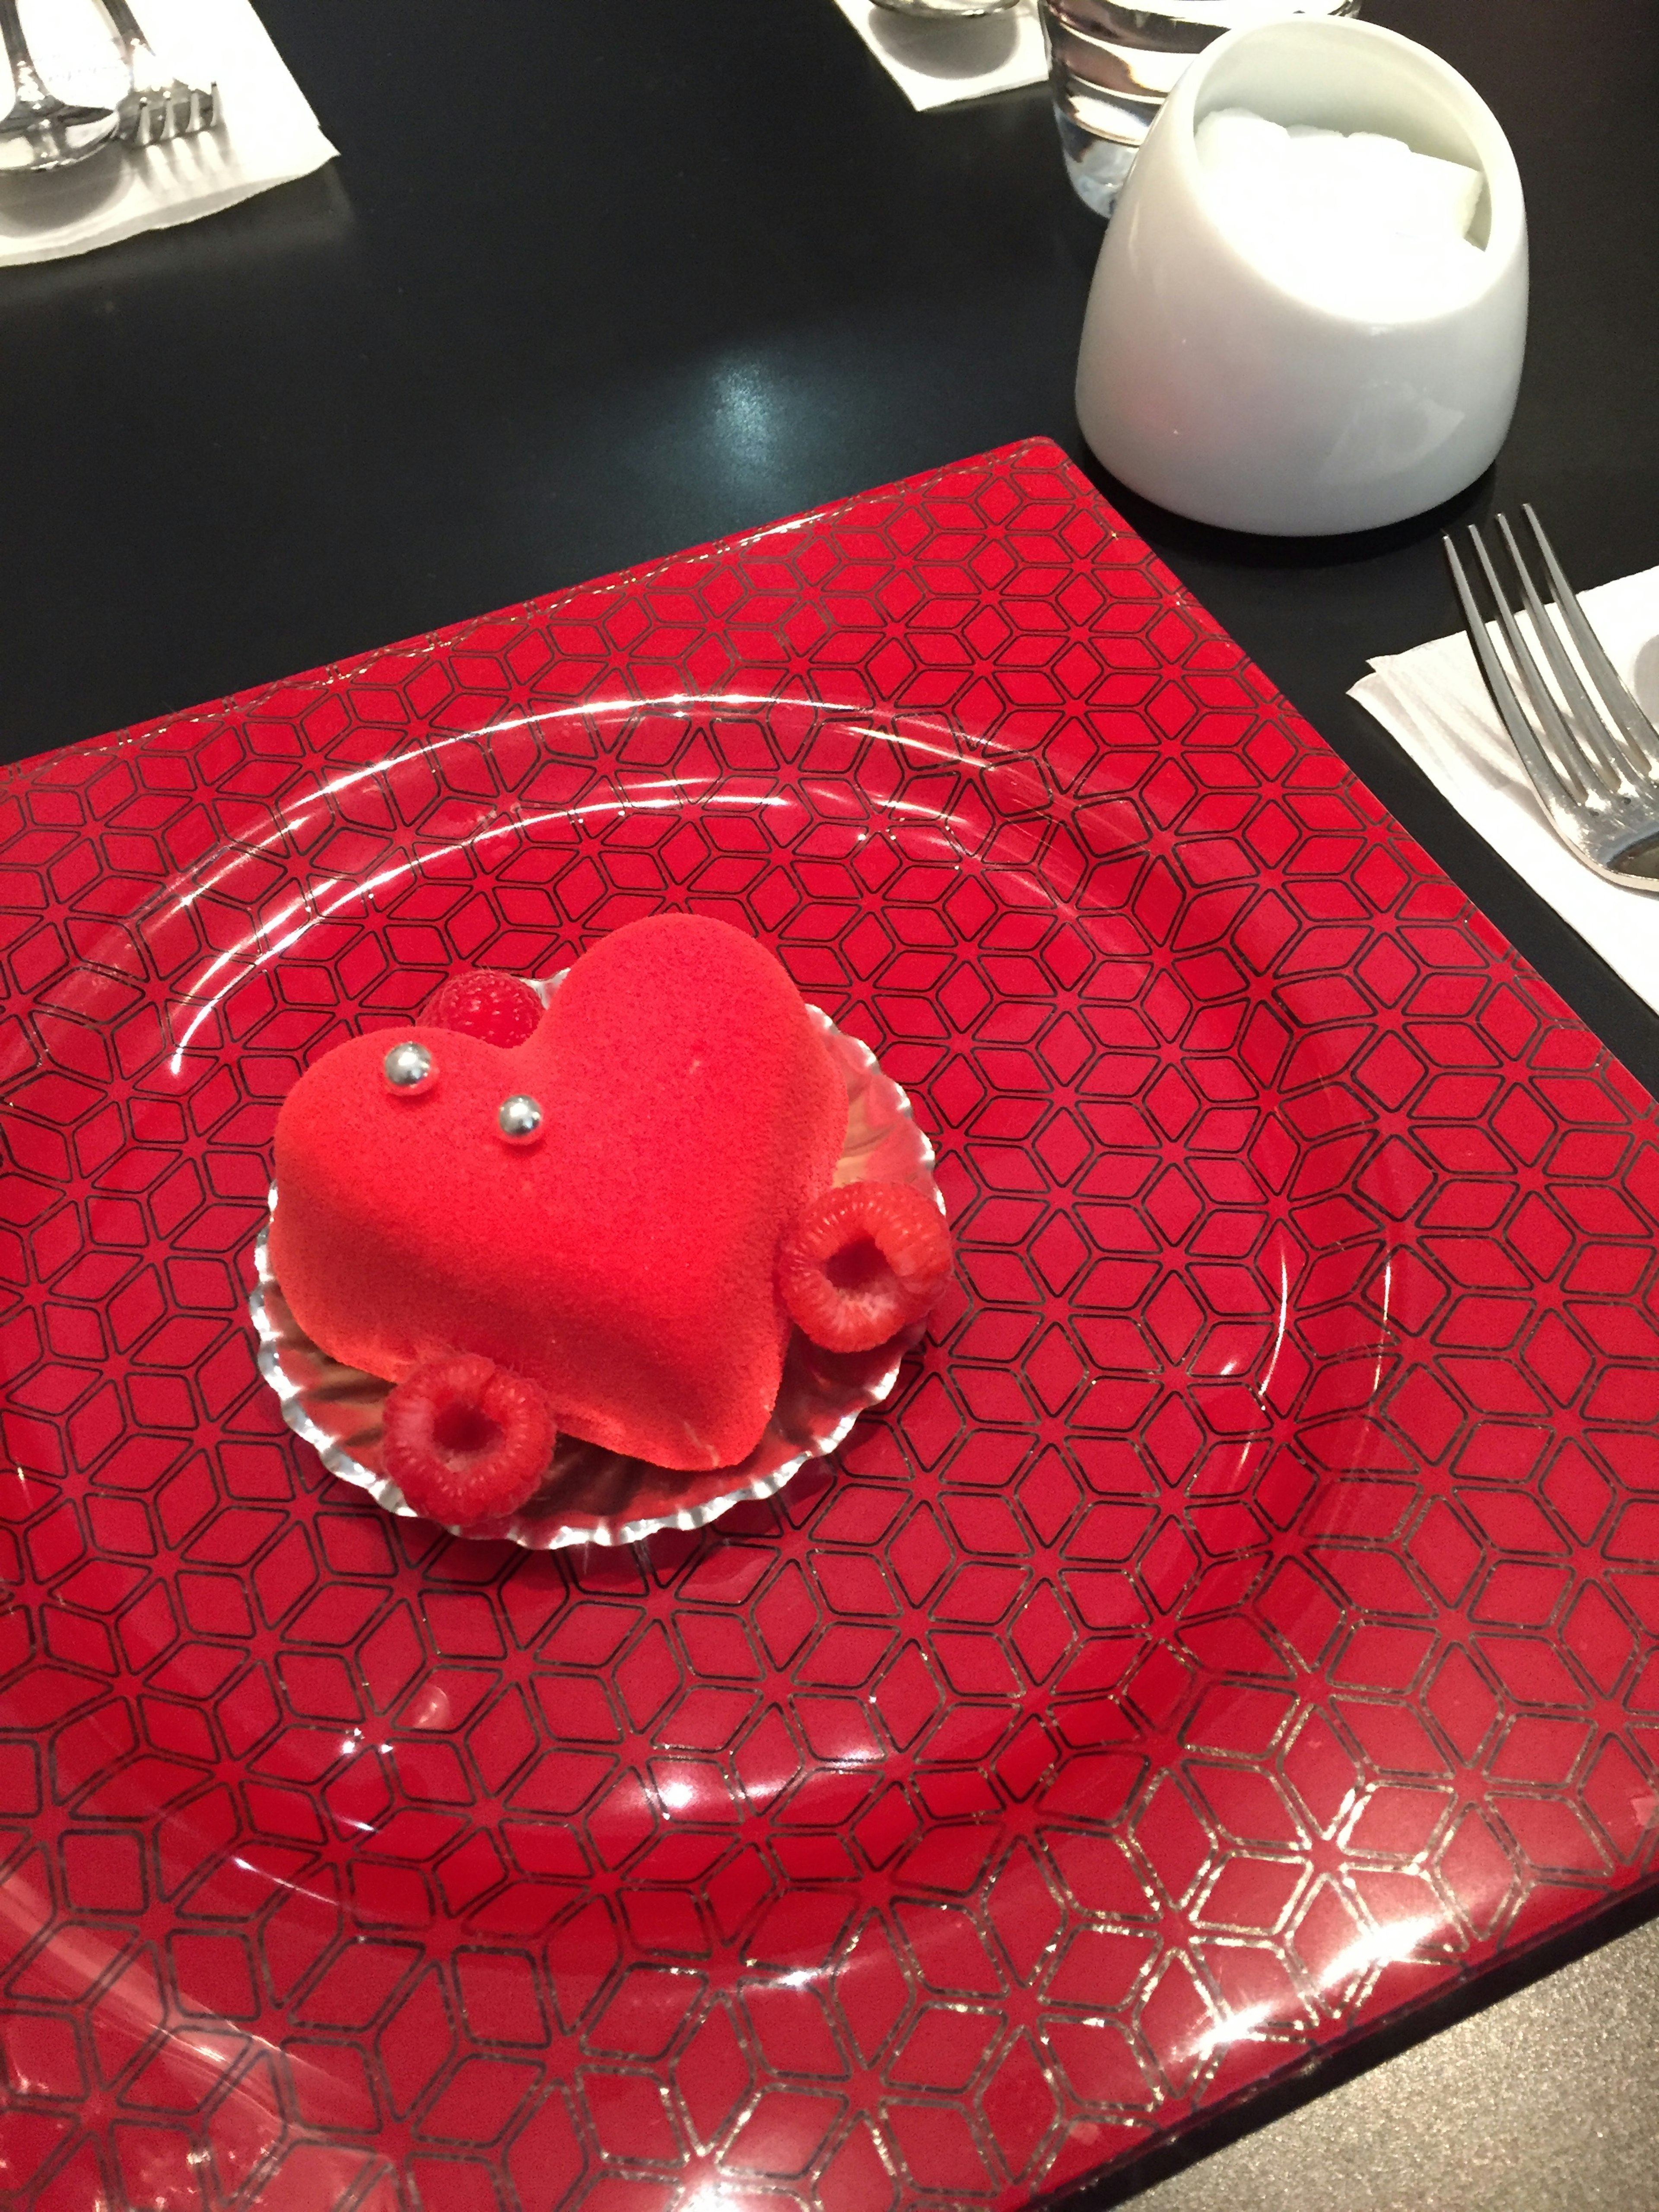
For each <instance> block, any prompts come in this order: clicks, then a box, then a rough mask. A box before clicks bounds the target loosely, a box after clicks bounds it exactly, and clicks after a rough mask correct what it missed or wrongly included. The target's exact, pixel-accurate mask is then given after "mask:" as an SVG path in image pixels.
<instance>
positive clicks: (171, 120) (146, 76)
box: [98, 0, 219, 146]
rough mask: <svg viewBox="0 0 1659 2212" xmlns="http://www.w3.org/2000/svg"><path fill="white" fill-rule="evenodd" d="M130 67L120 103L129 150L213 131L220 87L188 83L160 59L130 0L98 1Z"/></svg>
mask: <svg viewBox="0 0 1659 2212" xmlns="http://www.w3.org/2000/svg"><path fill="white" fill-rule="evenodd" d="M98 5H99V7H100V9H101V10H102V12H103V14H104V15H105V17H106V19H107V21H108V23H109V27H110V29H111V31H112V33H114V37H115V43H116V45H117V46H118V48H119V49H120V54H121V58H122V60H123V61H124V62H125V64H126V70H127V76H128V77H129V79H130V81H131V90H130V91H129V92H128V94H127V95H126V98H125V100H123V101H122V102H121V108H120V114H121V137H123V139H124V140H125V142H126V143H127V144H128V145H130V146H153V145H155V143H156V141H157V140H158V139H161V138H182V137H188V136H189V135H191V133H193V132H195V131H211V130H212V128H213V126H214V125H215V124H216V122H217V121H218V119H219V88H218V86H217V85H216V84H214V85H208V86H206V87H204V86H201V85H191V84H186V83H185V82H184V80H183V78H182V77H176V76H173V73H172V71H171V70H168V69H166V68H164V67H163V65H162V64H161V62H160V61H159V60H158V59H157V58H156V54H155V48H154V47H153V46H151V45H150V42H149V38H148V37H147V35H146V34H145V31H144V27H143V24H142V23H141V22H140V21H138V18H137V16H136V15H134V14H133V12H132V9H131V7H129V5H128V4H127V0H98Z"/></svg>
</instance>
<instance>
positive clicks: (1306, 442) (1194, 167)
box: [1077, 17, 1527, 537]
mask: <svg viewBox="0 0 1659 2212" xmlns="http://www.w3.org/2000/svg"><path fill="white" fill-rule="evenodd" d="M1218 107H1247V108H1250V109H1253V110H1254V111H1255V112H1256V113H1257V114H1261V115H1266V116H1268V117H1270V118H1272V119H1273V121H1275V122H1279V123H1313V124H1321V125H1326V126H1328V127H1329V128H1331V129H1334V130H1338V131H1383V132H1386V133H1387V134H1388V135H1389V136H1390V137H1396V138H1404V139H1405V140H1406V141H1407V143H1409V144H1410V145H1411V146H1413V148H1414V149H1416V150H1417V151H1418V152H1419V153H1423V154H1436V155H1439V156H1441V158H1442V159H1443V160H1448V161H1462V162H1463V163H1465V164H1467V165H1468V167H1472V168H1476V169H1479V170H1480V173H1481V174H1482V176H1483V178H1484V179H1485V188H1484V190H1483V191H1482V194H1481V199H1480V208H1479V210H1478V212H1477V214H1476V216H1475V218H1474V225H1473V227H1472V228H1471V230H1470V233H1469V236H1470V238H1471V240H1472V241H1473V242H1474V244H1475V245H1477V246H1482V247H1483V248H1484V253H1483V256H1482V261H1481V264H1480V268H1479V269H1478V270H1476V271H1474V273H1472V276H1471V279H1470V284H1469V289H1468V293H1467V295H1465V296H1464V297H1462V299H1460V300H1459V301H1457V302H1456V304H1455V305H1453V306H1450V307H1444V308H1442V309H1441V310H1439V311H1437V312H1435V313H1426V314H1423V315H1420V316H1415V317H1412V318H1408V319H1399V320H1385V321H1374V320H1362V319H1358V318H1357V317H1351V316H1346V315H1343V314H1340V313H1334V312H1332V311H1330V310H1329V309H1327V308H1323V307H1317V306H1315V305H1313V304H1311V303H1310V301H1306V300H1304V299H1301V298H1298V297H1297V296H1296V295H1294V294H1292V293H1291V292H1290V291H1288V290H1286V289H1284V288H1283V287H1282V286H1281V285H1279V283H1275V282H1274V280H1273V278H1272V277H1271V276H1267V274H1265V273H1264V272H1263V271H1262V270H1261V269H1259V268H1257V267H1256V266H1255V264H1254V263H1253V262H1252V261H1250V260H1249V258H1247V257H1246V255H1245V253H1244V252H1243V250H1242V249H1241V248H1240V247H1239V246H1237V245H1235V244H1234V243H1233V242H1232V240H1231V239H1230V238H1229V236H1228V235H1227V234H1226V232H1225V230H1224V229H1223V228H1221V227H1220V226H1219V225H1218V223H1217V222H1216V220H1215V218H1214V216H1213V215H1212V212H1211V209H1210V203H1209V202H1208V200H1207V199H1206V191H1205V179H1204V177H1203V175H1202V173H1201V172H1200V166H1199V160H1198V155H1197V151H1196V149H1195V147H1194V137H1193V134H1194V128H1195V126H1196V125H1197V124H1198V123H1199V122H1200V120H1201V119H1202V118H1203V117H1205V116H1206V115H1207V114H1208V113H1209V112H1211V111H1212V109H1214V108H1218ZM1526 329H1527V225H1526V211H1525V209H1524V206H1523V204H1522V195H1521V179H1520V177H1519V175H1518V173H1517V172H1516V166H1515V156H1514V155H1512V154H1511V153H1510V147H1509V142H1508V140H1507V139H1506V138H1505V137H1504V133H1503V131H1501V130H1500V129H1499V128H1498V121H1497V118H1495V117H1494V116H1493V114H1492V111H1491V109H1490V108H1489V107H1488V106H1486V102H1485V101H1484V100H1482V99H1481V98H1480V95H1479V94H1478V93H1476V92H1475V90H1474V88H1473V87H1472V86H1471V85H1469V84H1468V83H1467V82H1465V81H1464V79H1463V78H1462V77H1461V76H1458V74H1457V72H1456V70H1453V69H1451V68H1449V67H1448V65H1447V64H1445V63H1444V62H1443V61H1442V60H1441V59H1440V58H1439V57H1438V56H1437V55H1435V54H1431V53H1430V52H1428V51H1427V49H1426V48H1425V47H1423V46H1415V45H1413V42H1412V41H1411V40H1409V39H1402V38H1401V37H1399V36H1398V35H1397V34H1396V33H1394V32H1392V31H1385V30H1383V29H1381V28H1379V27H1377V26H1376V25H1375V24H1372V23H1363V22H1358V21H1354V20H1352V18H1347V17H1335V18H1326V19H1317V18H1314V17H1302V18H1296V17H1292V18H1291V19H1290V20H1288V21H1283V22H1278V23H1267V24H1261V25H1259V26H1257V27H1255V28H1254V29H1249V30H1243V31H1234V32H1231V33H1229V34H1228V35H1227V36H1226V37H1225V38H1222V39H1218V40H1216V42H1215V44H1214V45H1213V46H1210V47H1208V48H1207V49H1206V51H1205V52H1203V53H1202V54H1200V56H1199V58H1198V59H1197V60H1196V61H1195V62H1194V64H1193V65H1192V67H1191V68H1190V69H1189V70H1188V71H1187V74H1186V75H1185V76H1183V77H1182V79H1181V81H1180V82H1179V83H1178V84H1177V85H1176V88H1175V89H1174V91H1173V92H1172V93H1171V94H1170V97H1169V99H1168V100H1167V101H1166V102H1165V104H1164V109H1163V112H1162V113H1161V114H1160V115H1159V116H1158V120H1157V121H1156V122H1155V123H1154V125H1152V130H1151V131H1150V132H1149V133H1148V135H1147V138H1146V145H1145V147H1144V148H1143V149H1142V150H1141V153H1140V155H1139V159H1138V160H1137V161H1136V162H1135V166H1134V168H1133V172H1132V173H1131V174H1130V177H1129V181H1128V184H1127V186H1126V187H1125V189H1124V192H1123V197H1122V198H1121V200H1120V201H1119V203H1118V207H1117V212H1116V214H1115V216H1114V218H1113V220H1112V222H1111V224H1110V226H1109V228H1108V230H1107V233H1106V236H1105V240H1104V242H1103V245H1102V246H1101V251H1100V261H1099V264H1098V265H1097V269H1096V270H1095V280H1094V288H1093V289H1092V291H1091V294H1090V295H1089V309H1088V314H1087V317H1086V319H1085V323H1084V330H1083V350H1082V354H1081V356H1080V358H1079V362H1078V382H1077V411H1078V419H1079V422H1081V424H1082V426H1083V435H1084V436H1085V438H1086V439H1087V440H1088V441H1089V444H1090V445H1091V447H1092V448H1093V450H1094V452H1095V453H1097V455H1098V457H1099V459H1101V461H1102V462H1103V464H1104V465H1105V466H1106V467H1107V468H1109V470H1110V471H1111V472H1112V473H1113V475H1114V476H1115V477H1120V478H1121V480H1122V482H1123V483H1126V484H1127V485H1129V486H1130V487H1131V489H1133V490H1135V491H1138V492H1140V493H1142V494H1144V495H1146V497H1147V498H1148V499H1153V500H1156V501H1158V503H1159V504H1160V505H1161V506H1164V507H1172V508H1173V509H1174V510H1175V512H1176V513H1177V514H1186V515H1190V516H1192V517H1193V518H1194V520H1197V521H1200V522H1212V523H1219V524H1221V525H1223V526H1225V527H1227V528H1229V529H1233V530H1252V531H1261V532H1268V533H1271V534H1273V535H1278V536H1285V537H1305V536H1310V535H1313V534H1315V533H1319V532H1327V531H1344V530H1366V529H1370V528H1372V527H1374V526H1376V525H1378V524H1380V523H1385V522H1397V521H1399V520H1401V518H1402V517H1404V516H1406V515H1409V514H1419V513H1422V512H1423V511H1424V509H1425V508H1426V507H1434V506H1437V504H1438V503H1439V501H1442V500H1443V499H1449V498H1450V497H1451V495H1452V494H1453V493H1454V492H1457V491H1461V490H1462V489H1463V487H1464V486H1465V485H1466V484H1468V483H1473V481H1474V478H1475V477H1478V476H1479V475H1480V472H1481V471H1482V470H1483V469H1484V468H1486V466H1487V465H1489V463H1490V462H1491V461H1492V459H1493V457H1494V456H1495V454H1496V453H1497V452H1498V447H1500V446H1501V445H1502V444H1503V442H1504V436H1505V435H1506V434H1507V432H1508V429H1509V426H1510V416H1511V415H1512V414H1513V413H1514V411H1515V396H1516V387H1517V386H1518V385H1519V383H1520V379H1521V359H1522V352H1523V350H1524V348H1525V343H1526Z"/></svg>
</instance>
